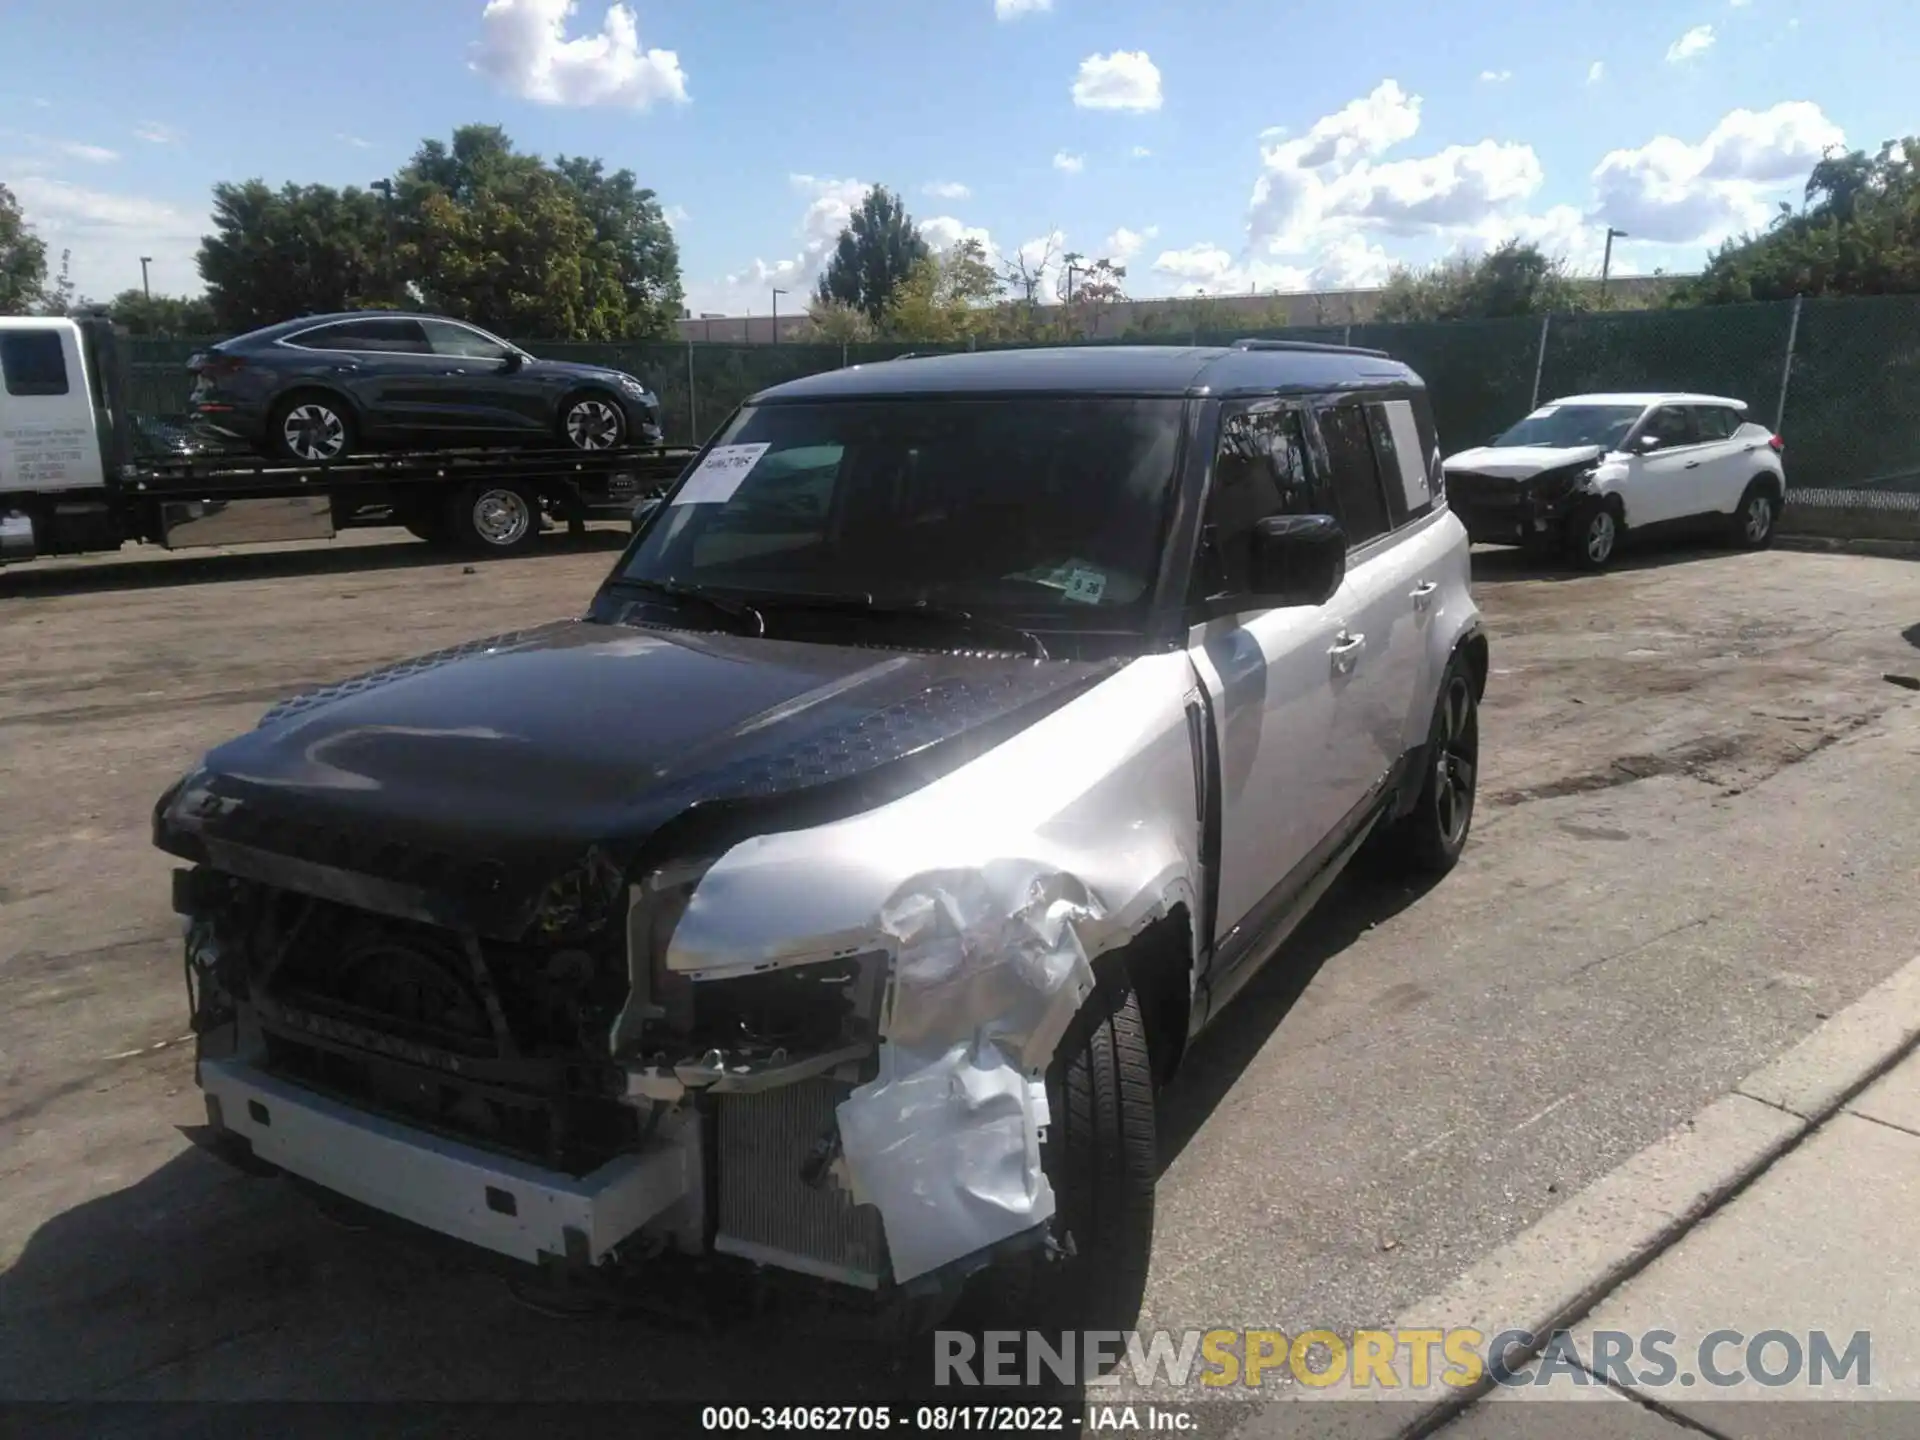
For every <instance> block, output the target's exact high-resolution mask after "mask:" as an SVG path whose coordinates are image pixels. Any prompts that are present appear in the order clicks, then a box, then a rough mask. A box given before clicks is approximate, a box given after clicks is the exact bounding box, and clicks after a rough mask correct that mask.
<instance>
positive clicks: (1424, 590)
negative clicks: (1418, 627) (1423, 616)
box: [1413, 580, 1440, 610]
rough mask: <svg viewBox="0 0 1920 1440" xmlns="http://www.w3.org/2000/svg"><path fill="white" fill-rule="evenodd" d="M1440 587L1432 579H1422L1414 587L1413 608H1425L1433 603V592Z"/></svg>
mask: <svg viewBox="0 0 1920 1440" xmlns="http://www.w3.org/2000/svg"><path fill="white" fill-rule="evenodd" d="M1439 588H1440V587H1439V586H1438V585H1436V584H1434V583H1433V581H1431V580H1422V581H1421V582H1420V583H1419V584H1418V585H1416V586H1414V587H1413V608H1414V609H1416V610H1424V609H1426V608H1427V607H1428V606H1429V605H1431V604H1432V603H1433V592H1434V591H1436V590H1438V589H1439Z"/></svg>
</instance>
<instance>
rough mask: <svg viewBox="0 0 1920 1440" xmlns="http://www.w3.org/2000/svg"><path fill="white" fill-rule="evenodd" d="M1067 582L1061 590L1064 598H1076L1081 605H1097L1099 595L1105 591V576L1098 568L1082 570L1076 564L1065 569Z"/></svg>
mask: <svg viewBox="0 0 1920 1440" xmlns="http://www.w3.org/2000/svg"><path fill="white" fill-rule="evenodd" d="M1066 579H1067V583H1066V586H1065V587H1064V588H1063V589H1062V591H1061V598H1062V599H1064V600H1077V601H1079V602H1080V603H1081V604H1082V605H1098V604H1099V603H1100V597H1101V596H1102V595H1104V594H1106V593H1107V577H1106V576H1104V575H1102V574H1101V573H1100V572H1099V571H1098V570H1082V569H1080V568H1079V567H1078V566H1075V567H1074V568H1073V569H1071V570H1069V571H1067V577H1066Z"/></svg>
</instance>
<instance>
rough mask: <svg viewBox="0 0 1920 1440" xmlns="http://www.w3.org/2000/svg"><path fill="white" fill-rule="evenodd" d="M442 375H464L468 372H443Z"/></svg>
mask: <svg viewBox="0 0 1920 1440" xmlns="http://www.w3.org/2000/svg"><path fill="white" fill-rule="evenodd" d="M440 373H441V374H442V375H464V374H466V373H467V372H466V371H464V370H442V371H441V372H440Z"/></svg>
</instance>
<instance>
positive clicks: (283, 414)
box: [267, 392, 356, 465]
mask: <svg viewBox="0 0 1920 1440" xmlns="http://www.w3.org/2000/svg"><path fill="white" fill-rule="evenodd" d="M355 438H356V437H355V435H354V427H353V413H352V411H350V410H348V409H347V407H346V406H345V405H344V404H342V403H341V402H340V401H339V400H337V399H335V398H334V397H333V396H331V395H324V394H319V393H315V392H307V393H303V394H298V395H289V396H288V397H287V398H286V399H284V400H282V401H281V402H280V403H279V404H278V405H276V406H274V407H273V413H272V414H271V415H270V416H269V417H268V419H267V449H268V450H269V451H271V452H272V454H273V456H274V458H276V459H279V460H291V461H293V462H294V463H295V464H298V465H324V464H326V463H327V462H328V461H330V460H339V459H341V458H343V457H345V456H347V455H350V454H352V453H353V444H354V440H355Z"/></svg>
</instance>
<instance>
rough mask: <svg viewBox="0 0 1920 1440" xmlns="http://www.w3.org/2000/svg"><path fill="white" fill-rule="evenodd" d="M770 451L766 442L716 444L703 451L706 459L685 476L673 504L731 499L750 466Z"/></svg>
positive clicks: (758, 461)
mask: <svg viewBox="0 0 1920 1440" xmlns="http://www.w3.org/2000/svg"><path fill="white" fill-rule="evenodd" d="M770 448H772V447H771V446H769V445H767V444H766V443H764V442H763V443H761V444H759V445H716V446H714V447H713V449H711V450H709V451H708V452H707V458H706V459H704V460H702V461H701V462H700V468H699V469H698V470H695V471H694V472H693V474H692V475H690V476H688V477H687V483H686V484H684V485H682V486H681V487H680V493H679V494H677V495H675V496H674V497H673V503H674V504H676V505H720V504H724V503H725V502H726V501H728V500H731V499H732V498H733V492H734V491H736V490H738V489H739V488H740V482H741V481H742V480H744V479H746V478H747V475H748V474H749V473H750V472H751V471H752V469H753V467H754V466H756V465H758V464H759V463H760V457H761V456H762V455H764V454H766V453H767V451H768V450H769V449H770Z"/></svg>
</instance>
